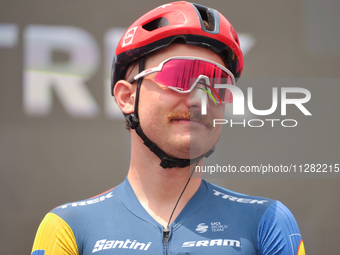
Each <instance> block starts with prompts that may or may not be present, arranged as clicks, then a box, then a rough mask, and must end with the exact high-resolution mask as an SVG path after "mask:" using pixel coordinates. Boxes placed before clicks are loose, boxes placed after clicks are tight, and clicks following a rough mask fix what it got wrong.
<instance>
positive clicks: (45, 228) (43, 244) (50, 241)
mask: <svg viewBox="0 0 340 255" xmlns="http://www.w3.org/2000/svg"><path fill="white" fill-rule="evenodd" d="M36 250H42V251H45V253H41V254H44V255H79V253H78V246H77V243H76V239H75V237H74V234H73V231H72V229H71V228H70V226H69V225H68V224H67V223H66V222H65V221H64V220H63V219H61V218H60V217H59V216H57V215H55V214H54V213H48V214H47V215H46V216H45V218H44V219H43V221H42V222H41V223H40V226H39V228H38V232H37V234H36V236H35V240H34V244H33V248H32V254H33V252H34V251H36ZM38 254H39V253H38Z"/></svg>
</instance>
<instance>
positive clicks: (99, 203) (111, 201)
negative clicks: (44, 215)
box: [50, 187, 119, 223]
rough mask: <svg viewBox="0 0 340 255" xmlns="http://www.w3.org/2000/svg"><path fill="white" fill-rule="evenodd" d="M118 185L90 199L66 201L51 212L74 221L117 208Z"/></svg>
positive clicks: (68, 220)
mask: <svg viewBox="0 0 340 255" xmlns="http://www.w3.org/2000/svg"><path fill="white" fill-rule="evenodd" d="M116 189H117V187H113V188H111V189H109V190H107V191H105V192H103V193H100V194H98V195H96V196H93V197H90V198H88V199H84V200H80V201H74V202H70V203H65V204H63V205H60V206H58V207H56V208H54V209H53V210H52V211H51V212H50V213H53V214H56V215H57V216H59V217H60V218H62V219H63V220H64V221H66V222H68V223H70V222H73V221H79V220H84V219H86V218H90V217H93V215H97V216H98V217H99V216H100V214H103V213H105V212H106V211H107V210H108V209H113V210H114V209H115V208H117V204H118V203H117V202H118V201H119V200H117V199H118V198H117V192H116Z"/></svg>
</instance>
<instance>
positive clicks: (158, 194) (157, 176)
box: [128, 144, 203, 227]
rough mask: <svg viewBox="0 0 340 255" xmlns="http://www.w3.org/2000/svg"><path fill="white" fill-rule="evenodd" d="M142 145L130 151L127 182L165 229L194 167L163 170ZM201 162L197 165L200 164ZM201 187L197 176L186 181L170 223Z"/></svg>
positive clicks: (157, 159)
mask: <svg viewBox="0 0 340 255" xmlns="http://www.w3.org/2000/svg"><path fill="white" fill-rule="evenodd" d="M134 145H135V144H134ZM141 145H142V146H140V145H137V146H134V147H133V148H134V149H135V150H132V155H131V164H130V169H129V173H128V179H129V182H130V184H131V186H132V189H133V191H134V192H135V194H136V196H137V198H138V200H139V201H140V203H141V204H142V206H143V207H144V209H145V210H146V211H147V212H148V213H149V214H150V215H151V216H152V217H153V218H154V219H155V220H156V221H158V222H159V223H160V224H162V225H163V226H164V227H166V226H167V223H168V221H169V219H170V215H171V213H172V211H173V209H174V208H175V205H176V202H177V200H178V199H179V197H180V195H181V193H182V191H183V189H184V187H185V185H186V183H187V182H188V180H189V177H190V174H191V172H192V171H194V165H192V166H189V167H186V168H168V169H163V168H162V167H161V166H159V163H160V159H159V158H158V157H157V156H156V155H154V154H153V153H152V152H150V150H149V149H148V148H147V147H146V146H145V145H143V144H141ZM138 147H139V148H138ZM144 147H145V148H144ZM202 161H203V160H201V162H199V163H201V164H202ZM200 184H201V178H197V177H196V176H195V177H194V178H192V179H191V180H190V181H189V183H188V185H187V187H186V189H185V191H184V193H183V195H182V197H181V199H180V200H179V202H178V205H177V207H176V210H175V212H174V214H173V216H172V219H171V222H172V221H174V220H175V219H176V217H177V216H178V214H179V213H180V212H181V211H182V209H183V208H184V207H185V205H186V204H187V202H188V201H189V200H190V198H191V197H192V196H193V195H194V194H195V192H196V191H197V190H198V188H199V186H200ZM171 222H170V223H171Z"/></svg>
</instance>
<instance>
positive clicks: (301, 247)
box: [296, 240, 306, 255]
mask: <svg viewBox="0 0 340 255" xmlns="http://www.w3.org/2000/svg"><path fill="white" fill-rule="evenodd" d="M296 255H306V252H305V246H304V244H303V241H302V240H301V242H300V245H299V249H298V253H297V254H296Z"/></svg>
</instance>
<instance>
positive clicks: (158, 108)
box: [138, 44, 224, 158]
mask: <svg viewBox="0 0 340 255" xmlns="http://www.w3.org/2000/svg"><path fill="white" fill-rule="evenodd" d="M175 56H192V57H199V58H204V59H207V60H211V61H214V62H217V63H219V64H221V65H224V63H223V61H222V59H221V58H220V57H219V56H218V55H217V54H215V53H213V52H212V51H210V50H207V49H204V48H202V47H198V46H189V45H184V44H174V45H172V46H170V47H167V48H166V49H164V50H161V51H160V52H158V53H157V54H154V55H152V56H150V57H149V58H148V59H147V61H146V64H145V69H148V68H152V67H156V66H158V65H159V64H160V63H161V62H162V61H164V60H166V59H168V58H170V57H175ZM155 75H156V74H151V75H148V76H145V77H144V80H143V83H142V86H141V89H140V98H139V107H138V108H139V110H138V111H139V112H138V114H139V120H140V124H141V127H142V129H143V131H144V133H145V135H146V136H147V137H148V138H149V139H150V140H151V141H153V142H154V143H156V144H157V145H158V146H159V147H160V148H161V149H162V150H163V151H165V152H166V153H167V154H168V155H170V156H173V157H177V158H196V157H198V156H200V155H202V154H204V153H206V152H207V151H209V150H210V149H211V148H212V147H213V146H214V145H215V143H216V142H217V140H218V138H219V135H220V132H221V125H218V126H217V127H213V123H212V122H213V119H221V118H223V115H224V105H223V106H221V105H220V104H217V106H216V105H215V104H214V102H213V101H212V100H207V101H208V104H207V115H203V119H202V116H201V96H199V94H198V93H200V92H198V91H200V90H199V89H198V88H195V89H194V90H193V91H192V92H190V93H185V94H181V93H178V92H176V91H173V90H171V89H169V88H168V87H166V86H164V85H161V84H159V83H156V82H155V81H154V78H155ZM189 113H190V115H189ZM189 116H191V117H190V119H189Z"/></svg>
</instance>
